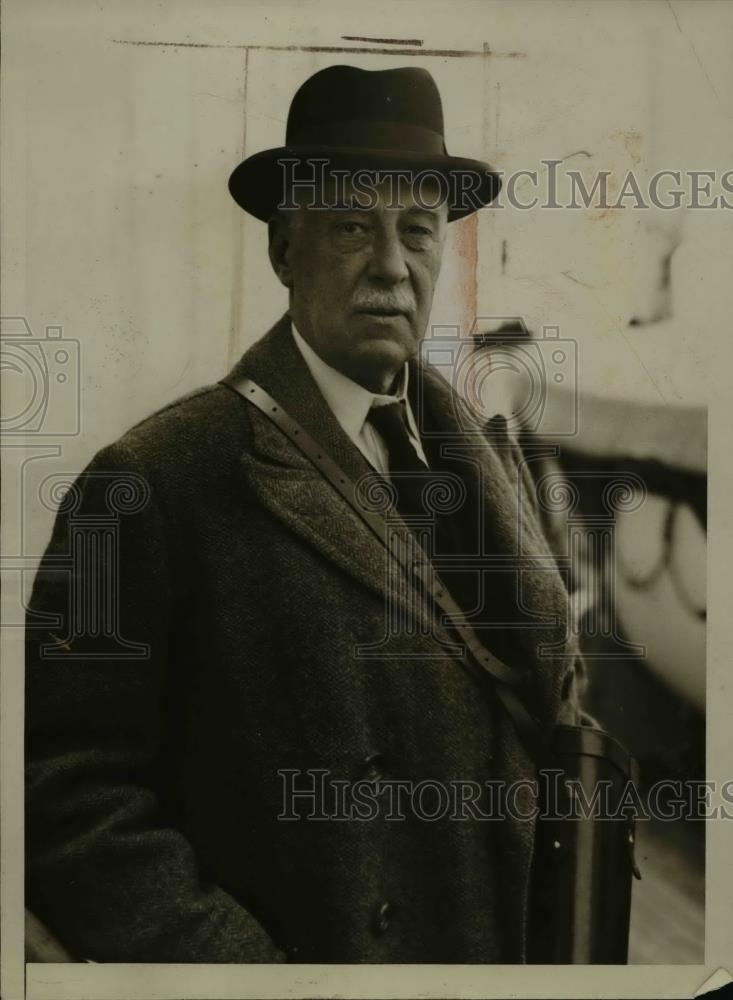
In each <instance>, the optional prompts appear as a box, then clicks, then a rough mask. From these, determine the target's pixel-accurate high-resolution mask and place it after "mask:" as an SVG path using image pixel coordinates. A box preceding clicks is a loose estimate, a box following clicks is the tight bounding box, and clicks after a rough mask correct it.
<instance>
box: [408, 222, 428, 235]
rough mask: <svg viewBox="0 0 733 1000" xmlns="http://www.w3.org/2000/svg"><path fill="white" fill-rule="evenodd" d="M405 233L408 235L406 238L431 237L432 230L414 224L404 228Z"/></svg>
mask: <svg viewBox="0 0 733 1000" xmlns="http://www.w3.org/2000/svg"><path fill="white" fill-rule="evenodd" d="M405 232H406V233H407V234H408V236H432V235H433V231H432V229H429V228H428V227H427V226H418V225H415V224H413V225H410V226H405Z"/></svg>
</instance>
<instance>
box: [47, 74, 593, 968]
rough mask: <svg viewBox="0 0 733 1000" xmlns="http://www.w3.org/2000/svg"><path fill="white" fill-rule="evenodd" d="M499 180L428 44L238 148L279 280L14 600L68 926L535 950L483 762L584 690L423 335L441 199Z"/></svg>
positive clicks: (544, 723)
mask: <svg viewBox="0 0 733 1000" xmlns="http://www.w3.org/2000/svg"><path fill="white" fill-rule="evenodd" d="M324 161H326V163H327V168H328V169H327V172H325V173H324V172H322V171H323V170H324V169H325V168H324ZM293 165H295V166H296V167H297V171H294V170H293ZM364 169H368V170H369V171H375V170H379V171H382V173H381V174H379V175H374V176H372V180H373V183H372V184H371V185H370V186H365V184H364V177H363V176H362V177H360V176H357V174H358V171H360V170H364ZM289 171H290V173H289ZM308 171H310V173H309V172H308ZM395 171H397V172H398V175H396V174H395ZM385 172H386V173H385ZM418 173H419V174H420V175H421V180H420V184H419V185H418V184H416V183H414V179H415V177H416V176H417V174H418ZM395 176H398V180H399V181H400V183H398V184H397V185H396V186H395V185H394V184H393V183H392V181H394V179H395ZM309 177H310V178H311V179H313V183H312V184H311V185H310V188H309V186H308V183H307V180H308V178H309ZM498 187H499V183H498V178H497V177H496V175H495V174H494V173H492V171H491V170H490V169H489V168H488V167H487V165H486V164H482V163H477V162H475V161H471V160H464V159H460V158H457V157H451V156H448V154H447V153H446V150H445V144H444V141H443V123H442V110H441V106H440V98H439V95H438V92H437V89H436V87H435V84H434V82H433V81H432V78H431V77H430V76H429V74H427V73H426V72H425V71H424V70H419V69H413V68H410V69H395V70H386V71H380V72H367V71H364V70H358V69H353V68H350V67H341V66H339V67H331V68H330V69H327V70H324V71H322V72H320V73H317V74H316V75H315V76H314V77H312V78H311V79H310V80H308V81H306V83H305V84H304V85H303V86H302V87H301V89H300V90H299V92H298V94H297V95H296V97H295V98H294V100H293V103H292V107H291V112H290V117H289V120H288V134H287V145H286V146H285V147H283V148H281V149H278V150H268V151H265V152H264V153H260V154H257V155H256V156H254V157H250V158H249V159H248V160H245V161H244V163H243V164H241V165H240V166H239V167H238V168H237V169H236V170H235V172H234V174H233V175H232V178H231V180H230V190H231V191H232V194H233V195H234V197H235V199H236V200H237V201H238V202H239V204H240V205H241V206H242V207H243V208H244V209H245V210H247V211H248V212H250V213H252V214H253V215H255V216H256V217H257V218H259V219H262V220H264V221H267V222H268V223H269V232H270V240H269V250H270V259H271V261H272V265H273V267H274V269H275V271H276V273H277V276H278V278H279V279H280V281H281V282H282V284H283V285H284V286H285V287H286V288H287V289H288V294H289V311H288V313H286V314H285V316H283V318H282V319H281V320H280V321H279V322H278V323H277V324H276V325H275V327H274V328H273V329H272V330H270V331H269V333H267V334H266V335H265V336H264V337H263V338H262V339H260V340H259V341H258V342H257V343H256V344H255V345H254V346H253V347H252V348H251V349H250V350H249V351H248V352H247V353H246V354H245V355H244V357H243V358H242V359H241V361H240V362H239V363H238V364H237V366H236V367H235V369H234V370H233V372H232V373H230V375H229V377H228V378H227V379H225V380H223V382H222V383H220V384H217V385H215V386H208V387H205V388H202V389H199V390H198V391H196V392H194V393H192V394H190V395H189V396H187V397H185V398H184V399H182V400H179V401H177V402H175V403H173V404H171V405H170V406H167V407H166V408H165V409H163V410H161V411H160V412H159V413H157V414H155V415H154V416H152V417H151V418H149V419H148V420H146V421H144V422H143V423H141V424H139V425H138V426H136V427H134V428H133V429H132V430H130V431H129V432H128V433H127V434H125V435H124V436H123V437H122V438H121V439H120V440H119V441H117V442H116V443H115V444H113V445H111V446H110V447H107V448H105V449H103V450H102V451H101V452H99V453H98V454H97V455H96V456H95V458H94V459H93V461H92V462H91V463H90V465H89V466H88V468H87V469H86V470H85V471H84V473H83V474H82V475H81V476H80V477H79V479H78V480H77V482H76V483H75V484H74V486H73V487H72V489H71V490H69V493H68V494H67V496H66V497H65V499H64V501H63V503H62V506H61V508H60V510H59V514H58V517H57V520H56V525H55V528H54V532H53V537H52V539H51V542H50V544H49V548H48V551H47V553H46V556H45V559H44V562H43V564H42V566H41V569H40V571H39V574H38V576H37V579H36V583H35V587H34V591H33V596H32V600H31V606H30V615H29V620H28V678H27V699H28V702H27V736H28V749H27V883H28V889H27V901H28V906H29V908H30V909H31V910H32V911H33V912H34V913H35V915H36V916H38V917H39V918H40V919H41V920H42V921H43V922H44V923H45V924H47V925H48V926H49V927H50V928H51V929H52V930H53V931H54V933H55V934H57V935H58V937H59V938H60V940H61V941H62V943H63V944H64V945H65V946H66V947H67V948H68V949H69V950H70V952H71V953H72V954H73V955H75V956H77V957H80V958H90V959H93V960H95V961H114V962H125V961H141V962H281V961H295V962H346V963H348V962H405V963H415V962H521V961H524V960H525V959H526V940H525V938H526V925H527V899H528V893H529V883H530V869H531V856H532V844H533V829H534V827H533V823H532V821H531V819H529V818H528V817H529V816H530V814H531V810H530V811H527V809H526V806H527V802H526V801H525V800H524V799H522V798H521V796H520V797H519V798H517V799H516V801H515V806H516V807H517V808H514V809H510V810H508V811H505V812H503V813H502V816H501V818H497V816H498V814H497V813H496V812H495V811H494V812H492V810H491V808H490V805H491V802H490V794H489V793H490V791H491V789H492V787H494V788H495V787H497V785H498V784H499V783H503V787H505V788H506V787H509V786H510V785H511V783H513V782H519V783H520V787H525V788H526V786H527V784H528V782H529V779H531V778H532V777H533V776H534V773H535V772H534V762H533V760H532V755H531V749H530V747H529V746H528V743H527V739H526V738H525V737H526V736H527V732H526V731H525V732H524V733H522V720H523V719H524V720H527V719H531V720H532V722H531V727H530V729H533V730H534V731H535V732H536V733H539V734H542V733H546V732H547V731H548V730H549V728H551V727H552V726H553V725H554V724H555V723H556V722H557V721H558V720H559V719H565V720H568V721H577V718H578V715H579V709H578V705H577V696H578V684H577V673H578V662H579V661H578V657H577V655H576V652H575V650H574V648H573V646H572V644H571V643H566V642H565V631H566V617H567V616H566V597H567V595H566V592H565V591H564V589H563V586H562V583H561V580H560V578H559V576H558V575H557V573H556V571H555V569H554V565H553V562H552V558H551V556H550V553H549V551H548V549H547V546H546V543H545V541H544V538H543V535H542V530H541V528H540V525H539V522H538V520H537V515H536V513H535V510H534V508H533V506H532V505H531V503H529V502H528V500H527V491H528V487H529V480H528V478H527V477H526V475H525V473H524V472H523V471H522V469H521V465H520V454H519V452H518V450H517V448H516V446H515V445H514V444H513V443H512V441H511V440H510V439H509V437H508V436H507V433H506V424H505V423H502V422H501V421H498V422H493V423H492V433H491V434H490V435H489V436H488V437H485V436H484V435H483V434H479V433H478V431H477V429H476V426H475V425H473V424H471V422H470V420H469V419H468V417H467V415H466V414H465V412H464V410H463V408H462V406H461V404H460V402H459V400H458V399H457V398H456V396H455V395H454V393H453V392H452V391H451V389H450V388H449V386H448V385H447V384H446V383H445V382H444V381H443V380H442V379H441V378H439V377H438V376H437V375H436V373H434V372H431V370H430V369H429V368H428V367H426V366H425V365H424V364H423V363H422V362H421V361H420V359H419V357H418V349H419V346H420V342H421V340H422V338H423V336H424V334H425V331H426V325H427V322H428V316H429V313H430V308H431V303H432V298H433V291H434V287H435V282H436V279H437V276H438V272H439V269H440V263H441V256H442V253H443V245H444V241H445V237H446V229H447V226H448V225H449V224H450V222H452V221H453V220H454V219H457V218H460V217H461V216H463V215H466V214H468V213H469V212H471V211H475V210H476V209H477V208H479V207H481V206H482V205H485V204H488V202H489V201H491V199H492V198H493V197H494V196H495V194H496V192H497V191H498ZM211 335H213V334H212V333H211V331H209V332H208V333H207V336H211ZM247 393H250V394H251V396H252V399H251V400H248V399H247ZM375 484H376V485H379V484H381V485H382V486H383V490H382V492H381V493H380V494H379V495H380V497H382V499H383V497H384V495H385V491H386V494H387V495H388V497H389V498H390V499H389V503H387V504H386V506H385V504H382V507H381V508H380V509H377V508H378V507H379V504H378V503H376V501H375V503H373V504H372V505H371V506H370V505H369V503H367V502H366V501H365V500H364V496H365V495H367V496H371V497H372V499H373V495H374V491H373V489H372V488H373V487H374V486H375ZM426 485H427V487H428V490H427V494H429V493H430V489H429V487H430V486H431V485H433V486H435V487H439V488H441V489H444V490H447V491H448V494H449V495H450V496H451V498H452V500H451V502H450V503H444V504H442V505H441V504H440V503H437V502H434V503H433V504H432V506H431V505H430V503H428V502H427V501H426V495H427V494H426V490H425V487H426ZM125 490H126V491H127V493H124V491H125ZM120 491H122V493H121V492H120ZM370 491H371V492H370ZM120 496H123V497H126V498H127V500H126V502H122V501H120ZM358 496H361V497H362V501H361V507H360V502H359V500H358ZM115 498H116V499H115ZM113 501H114V502H113ZM115 502H116V504H117V506H116V507H115ZM111 507H112V508H113V510H112V513H110V509H111ZM390 518H392V519H393V520H394V521H395V524H396V525H397V528H396V530H397V531H398V537H400V538H402V540H403V541H404V540H405V539H414V540H415V541H416V543H417V542H419V543H420V544H419V547H418V546H417V545H416V549H415V551H417V552H418V554H420V553H422V554H423V555H424V556H425V557H426V559H427V562H428V567H427V568H428V570H429V574H428V576H426V575H425V572H423V571H421V570H425V561H424V560H420V559H418V560H417V561H415V560H413V558H412V556H410V557H409V558H408V559H402V560H401V559H400V558H398V557H397V556H396V555H395V552H394V551H393V549H392V548H390V545H389V541H387V544H386V545H385V544H383V542H384V538H383V539H381V540H380V537H379V530H376V531H375V530H372V529H374V527H375V524H377V527H378V528H379V527H380V526H382V527H383V526H384V525H387V524H388V523H391V522H390ZM395 519H396V520H395ZM99 524H102V525H104V524H107V525H110V524H111V525H112V529H113V530H112V529H111V534H110V535H109V536H105V537H107V542H105V543H104V544H102V543H100V544H99V545H96V546H93V545H91V544H89V545H85V544H83V541H82V542H80V541H79V539H82V540H83V539H84V538H90V537H92V535H91V534H90V532H92V529H93V528H94V527H95V526H98V525H99ZM85 532H86V534H85ZM92 533H93V532H92ZM95 537H96V536H95ZM386 537H387V536H385V538H386ZM110 538H111V539H112V540H111V541H110V540H109V539H110ZM401 551H402V550H401ZM413 554H414V553H413ZM70 557H71V565H72V567H73V568H72V570H71V571H69V570H68V568H64V567H68V564H69V558H70ZM518 558H521V559H522V574H521V580H520V578H519V575H518V574H517V572H516V567H517V565H518V563H517V562H516V560H517V559H518ZM65 560H66V561H65ZM431 560H432V563H433V564H434V565H433V566H432V567H431V566H430V562H431ZM413 566H417V567H418V572H416V573H414V574H413V573H412V572H411V570H412V568H413ZM513 568H514V570H515V571H512V570H513ZM432 569H436V570H437V571H438V575H437V581H438V582H437V583H435V579H436V578H435V577H434V576H432ZM446 593H447V595H448V596H446ZM95 601H96V603H95ZM445 601H447V602H448V604H447V605H446V604H445V603H441V602H445ZM451 601H455V602H457V604H451V603H450V602H451ZM105 602H106V603H105ZM446 607H447V609H448V611H449V612H450V610H451V609H452V610H453V611H454V612H457V611H458V608H460V609H461V610H462V611H463V612H464V614H463V615H461V614H460V613H456V614H453V615H452V616H451V615H450V614H448V615H446V614H444V611H445V610H446ZM90 608H92V610H93V609H95V608H96V609H97V612H98V616H97V617H96V618H95V616H94V615H93V614H88V615H86V617H85V615H84V614H83V613H82V612H83V610H84V609H86V610H87V611H89V609H90ZM104 608H107V609H109V608H112V609H113V614H112V618H111V619H109V620H112V621H113V626H112V627H103V626H100V619H99V615H102V616H103V611H104ZM548 623H549V624H548ZM552 644H554V646H553V648H552V650H550V652H551V653H552V655H547V650H548V648H549V647H550V645H552ZM482 667H486V669H482ZM520 675H521V678H522V683H521V685H520V686H519V687H517V686H516V684H515V681H516V677H517V676H520ZM509 678H512V682H511V683H512V684H514V686H513V687H511V685H510V683H509ZM505 681H506V682H507V683H504V682H505ZM510 687H511V690H512V692H513V694H512V695H508V694H507V690H508V689H509V688H510ZM522 783H523V784H522ZM357 787H359V788H360V789H361V798H360V799H356V798H355V797H353V798H349V795H350V790H353V789H356V788H357ZM400 787H401V788H402V789H403V790H405V791H406V794H405V795H404V796H403V798H402V801H401V804H400V803H397V804H396V803H395V795H394V793H395V789H398V788H400ZM416 787H422V791H423V792H428V793H432V794H433V796H434V799H433V800H430V801H428V800H429V795H422V796H416V795H413V794H411V790H412V791H413V792H414V790H415V788H416ZM513 787H517V786H516V785H515V786H513ZM456 788H458V789H460V790H462V791H461V796H460V797H459V799H454V800H452V801H453V807H452V808H451V809H450V810H448V811H447V812H446V810H445V809H443V810H440V809H438V810H436V809H435V799H436V798H437V801H438V805H440V802H441V801H442V792H441V789H446V790H447V789H452V790H453V791H455V789H456ZM365 790H366V791H370V797H368V798H365ZM466 790H468V791H469V792H470V794H469V795H468V797H467V796H466V795H465V794H464V792H465V791H466ZM477 790H480V791H477ZM386 793H390V796H389V802H387V796H386ZM446 794H447V792H446ZM347 801H348V802H350V803H351V805H350V806H349V805H347V804H346V803H347ZM355 803H356V806H355V805H354V804H355ZM365 803H366V805H365ZM520 805H521V808H519V806H520Z"/></svg>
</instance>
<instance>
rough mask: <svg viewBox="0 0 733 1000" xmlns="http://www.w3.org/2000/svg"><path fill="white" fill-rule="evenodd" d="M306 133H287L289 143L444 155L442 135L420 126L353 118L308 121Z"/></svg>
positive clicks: (300, 131)
mask: <svg viewBox="0 0 733 1000" xmlns="http://www.w3.org/2000/svg"><path fill="white" fill-rule="evenodd" d="M306 127H307V129H308V131H307V133H305V132H304V131H303V129H302V127H301V129H300V130H299V131H298V133H297V134H288V137H287V139H286V140H285V142H286V145H288V146H310V147H315V146H348V147H353V148H354V150H355V151H357V152H359V151H362V152H363V151H366V150H368V149H389V150H393V151H395V152H402V153H424V154H428V155H431V156H447V153H446V149H445V142H444V141H443V136H442V135H441V134H440V133H439V132H435V131H434V130H433V129H430V128H425V127H424V126H423V125H409V124H407V123H403V122H384V121H373V120H368V119H364V120H356V121H354V120H353V119H349V120H343V121H339V120H336V121H328V122H309V123H308V125H307V126H306Z"/></svg>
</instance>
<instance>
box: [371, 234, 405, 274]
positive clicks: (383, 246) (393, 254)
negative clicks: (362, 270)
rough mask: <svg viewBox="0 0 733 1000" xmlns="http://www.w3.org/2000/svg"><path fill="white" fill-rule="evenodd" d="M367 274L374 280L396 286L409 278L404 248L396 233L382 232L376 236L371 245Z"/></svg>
mask: <svg viewBox="0 0 733 1000" xmlns="http://www.w3.org/2000/svg"><path fill="white" fill-rule="evenodd" d="M368 273H369V276H370V277H371V278H373V279H374V280H376V281H382V282H384V283H385V284H388V285H396V284H398V282H400V281H405V280H406V279H407V278H409V276H410V272H409V270H408V268H407V264H406V263H405V256H404V247H403V246H402V242H401V240H400V238H399V234H398V233H396V232H388V231H382V232H380V233H378V234H376V236H375V239H374V242H373V243H372V253H371V257H370V259H369V267H368Z"/></svg>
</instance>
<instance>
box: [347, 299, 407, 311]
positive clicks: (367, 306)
mask: <svg viewBox="0 0 733 1000" xmlns="http://www.w3.org/2000/svg"><path fill="white" fill-rule="evenodd" d="M354 309H356V310H357V311H359V312H372V311H377V310H384V311H390V312H404V313H409V312H413V311H414V309H415V303H414V302H413V301H412V300H410V299H394V298H389V299H385V298H381V297H375V296H370V297H369V298H365V299H359V300H358V301H357V302H355V303H354Z"/></svg>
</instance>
